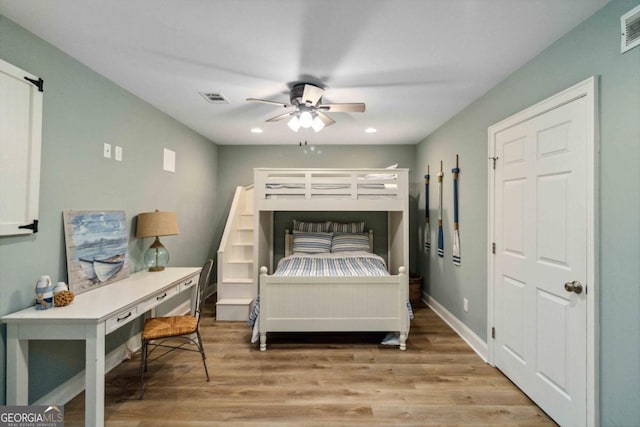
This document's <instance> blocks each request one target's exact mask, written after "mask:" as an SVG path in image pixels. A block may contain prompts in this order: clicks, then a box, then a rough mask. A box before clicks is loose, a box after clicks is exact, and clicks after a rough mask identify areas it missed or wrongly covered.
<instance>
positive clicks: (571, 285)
mask: <svg viewBox="0 0 640 427" xmlns="http://www.w3.org/2000/svg"><path fill="white" fill-rule="evenodd" d="M564 289H565V291H567V292H575V293H576V294H581V293H582V283H580V282H578V281H577V280H574V281H573V282H567V283H565V284H564Z"/></svg>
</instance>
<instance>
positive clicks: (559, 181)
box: [489, 96, 592, 425]
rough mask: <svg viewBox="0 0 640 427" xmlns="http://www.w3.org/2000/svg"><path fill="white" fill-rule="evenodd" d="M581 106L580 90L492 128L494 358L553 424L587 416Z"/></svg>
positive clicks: (585, 152) (584, 124)
mask: <svg viewBox="0 0 640 427" xmlns="http://www.w3.org/2000/svg"><path fill="white" fill-rule="evenodd" d="M588 112H589V101H588V99H587V98H586V97H584V96H581V97H578V98H577V99H573V100H571V101H570V102H565V103H562V104H561V105H556V106H554V107H553V108H551V109H549V110H548V111H544V112H541V113H540V114H535V115H533V116H532V117H524V119H523V117H520V118H519V119H521V121H519V122H515V123H507V124H506V125H504V126H502V127H500V128H498V129H495V128H494V129H493V132H491V131H490V144H493V147H490V149H493V156H494V157H496V158H497V159H496V160H497V161H496V168H495V171H493V188H492V189H490V191H491V192H492V196H493V215H492V216H493V218H491V220H492V221H493V224H492V226H491V227H492V230H493V235H492V236H490V238H492V242H494V243H495V255H493V256H492V257H493V265H492V266H491V267H492V268H490V276H491V277H490V278H489V281H490V286H493V289H492V290H493V292H490V293H491V294H492V295H493V300H492V301H490V305H491V306H492V310H493V312H492V313H489V315H490V317H489V318H490V319H491V318H493V329H492V335H493V347H492V355H493V357H492V359H493V360H492V361H493V363H494V364H495V366H496V367H498V368H499V369H500V370H501V371H503V372H504V373H505V374H506V375H507V376H508V377H509V378H510V379H511V380H512V381H513V382H514V383H515V384H516V385H518V387H520V388H521V389H522V390H523V391H524V392H525V393H527V394H528V395H529V396H530V397H531V398H532V399H533V400H534V401H535V402H536V403H537V404H538V405H539V406H540V407H541V408H542V409H543V410H545V411H546V412H547V413H548V414H549V415H550V416H551V417H552V418H554V420H556V421H557V422H559V423H560V424H561V425H587V424H588V423H587V400H588V399H587V391H588V384H587V377H588V376H587V372H588V361H589V360H588V359H589V357H591V356H592V355H591V356H589V351H588V342H587V341H588V324H589V319H588V304H587V290H588V289H587V286H588V282H589V268H588V260H589V251H590V249H589V232H590V231H589V226H588V224H589V222H590V218H591V214H590V213H589V203H588V202H589V200H590V196H589V192H590V191H592V187H591V186H590V184H589V167H588V164H589V157H590V156H589V150H590V148H589V145H590V144H588V143H587V141H588V140H589V120H588V115H589V114H588ZM516 121H517V120H516ZM589 290H590V289H589Z"/></svg>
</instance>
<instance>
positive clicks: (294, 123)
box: [287, 116, 300, 132]
mask: <svg viewBox="0 0 640 427" xmlns="http://www.w3.org/2000/svg"><path fill="white" fill-rule="evenodd" d="M287 126H289V129H291V130H292V131H294V132H298V131H299V130H300V120H298V116H293V117H291V120H289V121H288V122H287Z"/></svg>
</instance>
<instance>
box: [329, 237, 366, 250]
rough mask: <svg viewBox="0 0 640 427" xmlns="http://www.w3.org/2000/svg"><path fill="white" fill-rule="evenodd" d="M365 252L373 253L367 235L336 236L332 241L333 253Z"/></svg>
mask: <svg viewBox="0 0 640 427" xmlns="http://www.w3.org/2000/svg"><path fill="white" fill-rule="evenodd" d="M347 251H365V252H371V248H370V247H369V236H368V235H367V233H363V234H354V233H345V234H334V235H333V239H332V240H331V252H347Z"/></svg>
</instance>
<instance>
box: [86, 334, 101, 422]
mask: <svg viewBox="0 0 640 427" xmlns="http://www.w3.org/2000/svg"><path fill="white" fill-rule="evenodd" d="M104 328H105V325H104V323H98V324H97V325H95V326H87V341H86V356H85V373H86V374H85V400H84V405H85V408H84V417H85V418H84V421H85V425H86V426H95V427H102V426H104V335H105V334H104Z"/></svg>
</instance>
